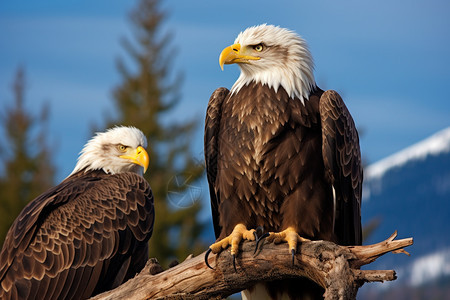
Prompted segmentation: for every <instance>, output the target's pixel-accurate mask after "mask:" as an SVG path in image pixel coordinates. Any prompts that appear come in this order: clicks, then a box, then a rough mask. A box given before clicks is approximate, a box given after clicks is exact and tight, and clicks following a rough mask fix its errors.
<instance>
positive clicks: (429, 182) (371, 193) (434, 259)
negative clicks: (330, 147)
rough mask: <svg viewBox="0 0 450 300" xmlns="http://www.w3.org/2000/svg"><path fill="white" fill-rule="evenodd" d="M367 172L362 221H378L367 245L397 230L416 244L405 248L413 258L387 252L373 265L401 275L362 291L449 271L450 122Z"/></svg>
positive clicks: (426, 281)
mask: <svg viewBox="0 0 450 300" xmlns="http://www.w3.org/2000/svg"><path fill="white" fill-rule="evenodd" d="M364 177H365V179H364V185H363V203H362V221H363V226H364V224H368V223H369V222H374V221H375V223H377V224H378V226H377V227H376V229H375V230H374V231H373V233H372V234H371V235H370V236H369V237H367V239H366V240H365V241H364V244H372V243H375V242H379V241H382V240H384V239H386V238H387V237H389V235H390V234H391V233H393V232H394V231H395V230H397V231H398V234H399V236H398V238H406V237H413V238H414V245H413V246H411V247H408V248H407V249H406V250H407V251H408V252H410V253H411V257H408V256H406V255H403V254H390V253H389V254H386V255H385V256H383V257H382V258H380V259H379V260H378V261H376V262H375V263H373V264H371V265H369V266H368V267H367V268H368V269H395V270H396V271H397V274H398V279H397V281H396V282H394V283H389V284H386V283H385V284H370V285H368V286H367V287H365V288H363V289H362V290H361V292H362V294H366V293H365V292H367V290H370V291H371V292H373V290H374V289H378V290H380V287H386V288H395V286H400V285H401V286H403V289H404V288H405V286H409V287H418V286H422V285H424V284H430V283H432V282H434V281H436V280H441V279H442V278H443V277H444V276H450V127H449V128H446V129H444V130H442V131H440V132H438V133H436V134H434V135H432V136H430V137H429V138H427V139H425V140H423V141H421V142H419V143H417V144H415V145H412V146H410V147H408V148H406V149H404V150H402V151H400V152H398V153H395V154H393V155H391V156H389V157H387V158H385V159H382V160H381V161H379V162H377V163H374V164H372V165H370V166H368V167H367V168H365V170H364ZM447 282H448V281H447ZM366 295H367V294H366ZM396 297H398V295H396ZM363 299H366V297H364V298H363ZM403 299H404V298H403ZM418 299H421V298H418Z"/></svg>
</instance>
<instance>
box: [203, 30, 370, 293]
mask: <svg viewBox="0 0 450 300" xmlns="http://www.w3.org/2000/svg"><path fill="white" fill-rule="evenodd" d="M219 63H220V66H221V67H222V69H223V65H224V64H234V63H236V64H238V65H239V67H240V69H241V73H240V76H239V78H238V79H237V81H236V82H235V83H234V85H233V87H232V88H231V91H229V90H228V89H226V88H218V89H217V90H215V91H214V93H213V94H212V96H211V98H210V100H209V104H208V108H207V114H206V123H205V159H206V167H207V178H208V183H209V189H210V197H211V209H212V217H213V224H214V231H215V235H216V238H217V242H216V243H214V244H212V245H211V246H210V248H209V252H213V253H219V252H220V251H222V249H225V248H227V247H228V246H229V245H231V254H232V256H233V262H234V260H235V256H236V254H237V253H238V250H239V249H238V245H239V242H240V241H241V240H243V239H244V240H245V239H246V240H254V239H255V229H256V228H258V227H263V228H264V230H265V231H266V232H268V233H269V237H268V238H267V240H268V241H269V242H274V241H275V242H287V243H288V247H289V251H291V252H292V255H294V253H295V251H296V249H297V244H298V243H299V242H301V241H303V240H329V241H333V242H336V243H339V244H342V245H358V244H361V215H360V206H361V183H362V178H363V174H362V167H361V155H360V148H359V138H358V133H357V130H356V128H355V124H354V121H353V119H352V117H351V115H350V113H349V111H348V110H347V107H346V106H345V104H344V102H343V100H342V99H341V97H340V96H339V94H338V93H337V92H335V91H332V90H329V91H323V90H321V89H320V88H319V87H318V86H317V85H316V83H315V80H314V75H313V68H314V67H313V59H312V57H311V54H310V52H309V50H308V47H307V44H306V42H305V41H304V40H303V39H302V38H301V37H299V36H298V35H297V34H296V33H294V32H292V31H290V30H287V29H284V28H280V27H277V26H272V25H266V24H264V25H260V26H255V27H250V28H247V29H246V30H245V31H243V32H241V33H240V34H239V35H238V36H237V38H236V40H235V42H234V44H233V45H231V46H229V47H227V48H225V49H224V50H223V51H222V53H221V54H220V58H219ZM205 259H206V262H207V263H208V259H207V257H206V258H205ZM293 259H294V257H293ZM309 287H310V283H308V282H306V283H304V284H302V283H299V282H298V281H287V282H286V281H284V282H271V283H266V284H265V286H264V287H263V286H262V285H261V284H258V285H256V286H255V287H253V288H251V289H249V290H246V291H244V292H243V297H244V298H246V297H247V298H251V297H252V295H253V296H254V298H255V299H263V298H262V296H261V295H262V294H265V295H266V296H270V298H273V299H277V298H281V297H282V296H283V294H285V295H288V296H291V298H296V296H300V295H302V294H303V295H304V294H307V293H308V292H307V290H308V289H309ZM261 293H262V294H261ZM322 293H323V291H321V290H320V289H318V290H317V291H310V292H309V294H310V296H313V297H315V296H318V297H321V294H322ZM255 295H256V296H255Z"/></svg>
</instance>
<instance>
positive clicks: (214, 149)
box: [204, 87, 230, 238]
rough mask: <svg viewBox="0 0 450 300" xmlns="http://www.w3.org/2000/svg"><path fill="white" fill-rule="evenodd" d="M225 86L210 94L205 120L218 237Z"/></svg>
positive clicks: (208, 171)
mask: <svg viewBox="0 0 450 300" xmlns="http://www.w3.org/2000/svg"><path fill="white" fill-rule="evenodd" d="M229 92H230V91H229V90H228V89H227V88H223V87H222V88H218V89H216V90H215V91H214V92H213V94H212V95H211V97H210V99H209V102H208V108H207V110H206V120H205V141H204V147H205V148H204V151H205V163H206V175H207V178H208V184H209V193H210V197H211V212H212V217H213V225H214V233H215V235H216V238H218V237H219V235H220V233H221V231H222V229H221V227H220V225H219V203H220V199H219V193H218V191H217V188H216V177H217V155H218V147H219V140H218V137H219V127H220V118H221V115H222V103H223V101H224V99H225V98H226V97H227V95H228V94H229Z"/></svg>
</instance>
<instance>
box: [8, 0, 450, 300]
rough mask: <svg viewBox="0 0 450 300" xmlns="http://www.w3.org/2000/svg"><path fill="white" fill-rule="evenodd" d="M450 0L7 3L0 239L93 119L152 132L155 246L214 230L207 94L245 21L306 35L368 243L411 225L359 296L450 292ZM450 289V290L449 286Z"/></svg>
mask: <svg viewBox="0 0 450 300" xmlns="http://www.w3.org/2000/svg"><path fill="white" fill-rule="evenodd" d="M449 13H450V3H449V2H448V1H446V0H430V1H420V0H409V1H406V0H405V1H387V0H380V1H372V2H366V1H356V0H354V1H349V0H346V1H331V0H329V1H295V2H294V1H247V2H239V3H237V2H236V3H232V2H230V3H223V2H219V1H175V0H166V1H157V0H135V1H117V0H113V1H111V0H99V1H95V2H94V1H86V0H78V1H74V0H67V1H64V2H61V1H54V0H42V1H38V2H25V1H2V2H0V41H1V44H0V57H1V59H0V155H1V156H0V158H1V159H0V243H2V241H3V238H4V235H5V234H6V231H7V229H8V228H9V226H10V224H11V223H12V222H13V220H14V219H15V217H16V216H17V215H18V213H19V212H20V210H21V209H22V208H23V206H24V205H26V203H28V202H29V201H30V200H31V199H33V198H34V197H35V196H37V195H39V194H40V193H41V192H43V191H44V190H46V189H47V188H48V187H50V186H52V185H55V184H57V183H59V182H60V181H61V180H63V179H64V178H65V177H66V176H68V175H69V174H70V172H71V171H72V168H73V167H74V166H75V162H76V159H77V156H78V153H79V151H80V150H81V149H82V147H83V145H84V144H85V143H86V141H87V140H88V139H89V138H90V137H91V136H92V134H93V133H94V132H95V131H100V130H103V129H104V128H106V127H110V126H113V125H114V124H124V125H134V126H136V127H138V128H140V129H141V130H143V131H144V133H145V134H146V135H147V137H148V139H149V149H150V156H151V164H150V166H149V171H148V173H149V174H148V175H147V179H148V180H149V182H150V184H151V185H152V188H153V190H154V192H155V198H156V200H157V203H156V206H157V207H156V209H157V220H156V224H157V226H158V227H157V228H155V232H154V234H153V237H152V239H151V243H152V245H153V247H152V245H151V249H153V250H152V251H153V252H152V253H150V255H152V256H154V257H157V258H158V259H159V260H160V261H161V262H162V263H163V264H167V263H168V262H170V261H171V260H173V259H178V260H183V259H184V258H185V257H186V255H187V254H189V253H194V254H198V253H200V252H202V251H204V250H205V249H206V247H207V245H209V244H210V243H211V242H213V241H214V234H213V228H212V222H211V213H210V207H209V192H208V187H207V183H206V177H205V176H204V163H203V161H204V158H203V126H204V117H205V111H206V106H207V103H208V100H209V96H210V95H211V93H212V92H213V91H214V90H215V89H216V88H218V87H221V86H224V87H228V88H230V87H231V86H232V85H233V83H234V81H235V80H236V79H237V77H238V74H239V69H238V67H237V66H235V65H233V66H226V67H225V70H224V71H223V72H222V71H221V70H220V67H219V65H218V56H219V54H220V52H221V50H222V49H223V48H224V47H226V46H228V45H230V44H232V43H233V41H234V39H235V37H236V36H237V34H238V33H239V32H240V31H242V30H244V29H245V28H247V27H249V26H253V25H258V24H262V23H268V24H274V25H279V26H282V27H286V28H289V29H292V30H294V31H296V32H297V33H298V34H300V35H301V36H302V37H303V38H305V39H306V40H307V42H308V44H309V46H310V50H311V52H312V54H313V57H314V60H315V76H316V82H317V83H318V85H319V86H320V87H321V88H322V89H334V90H337V91H338V92H339V93H340V94H341V96H342V97H343V98H344V100H345V101H346V104H347V106H348V108H349V110H350V111H351V113H352V115H353V117H354V119H355V123H356V125H357V127H358V129H359V131H360V142H361V150H362V154H363V159H364V162H365V165H366V168H365V186H364V203H363V205H362V210H363V212H362V214H363V216H362V221H363V225H364V227H365V229H366V230H365V232H366V237H365V238H366V239H365V243H366V244H367V243H374V242H379V241H381V240H384V239H386V238H387V237H388V236H389V235H390V234H391V233H392V232H393V231H394V230H399V237H400V238H402V237H410V236H412V237H414V238H415V245H414V246H412V247H410V248H409V249H407V250H408V251H409V252H410V253H411V254H412V256H411V257H407V256H405V255H399V254H396V255H394V254H388V255H386V256H385V257H383V258H381V259H380V260H379V261H377V262H376V263H374V264H371V265H370V267H369V268H370V269H374V268H383V269H392V268H394V269H396V270H397V271H398V275H399V279H398V280H397V281H396V282H393V283H384V284H381V283H376V284H366V286H365V287H363V288H362V289H361V290H360V293H359V298H361V299H378V298H379V297H380V296H383V297H385V298H388V299H402V298H403V299H411V298H412V296H414V299H430V298H432V297H434V298H435V299H441V298H445V295H448V294H450V237H449V235H448V232H447V231H448V228H450V201H449V200H450V130H449V129H448V128H449V126H450V101H449V100H450V96H449V94H448V92H447V90H446V88H447V86H448V85H449V83H450V68H449V67H450V55H449V54H450V18H449V17H448V16H449ZM447 297H448V296H447Z"/></svg>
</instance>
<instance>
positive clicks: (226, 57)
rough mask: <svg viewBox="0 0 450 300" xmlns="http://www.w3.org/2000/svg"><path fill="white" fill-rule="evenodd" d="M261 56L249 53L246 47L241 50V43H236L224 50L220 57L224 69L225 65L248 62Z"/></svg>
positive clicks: (221, 66)
mask: <svg viewBox="0 0 450 300" xmlns="http://www.w3.org/2000/svg"><path fill="white" fill-rule="evenodd" d="M258 59H261V57H258V56H252V55H248V53H246V51H245V48H244V49H242V51H241V44H234V45H231V46H229V47H226V48H225V49H223V50H222V53H220V57H219V64H220V68H221V69H222V71H223V65H224V64H225V65H229V64H235V63H248V61H249V60H258Z"/></svg>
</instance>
